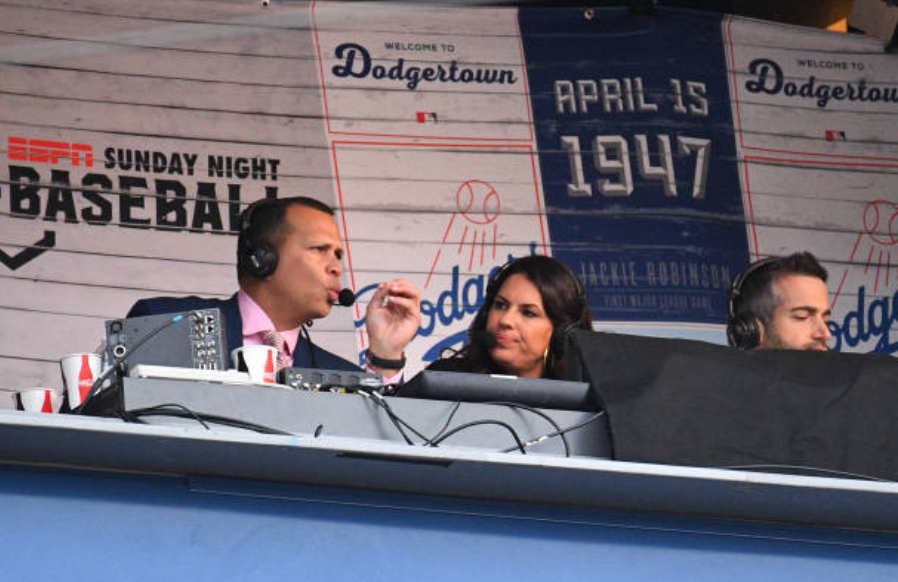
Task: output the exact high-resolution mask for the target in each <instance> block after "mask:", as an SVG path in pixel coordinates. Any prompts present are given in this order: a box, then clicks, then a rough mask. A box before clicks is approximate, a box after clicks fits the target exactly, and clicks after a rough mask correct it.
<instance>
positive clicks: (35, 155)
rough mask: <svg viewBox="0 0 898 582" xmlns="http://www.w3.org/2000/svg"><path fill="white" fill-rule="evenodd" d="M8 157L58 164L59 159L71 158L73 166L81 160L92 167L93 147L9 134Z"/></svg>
mask: <svg viewBox="0 0 898 582" xmlns="http://www.w3.org/2000/svg"><path fill="white" fill-rule="evenodd" d="M8 143H9V159H10V160H17V161H20V162H38V163H45V164H58V163H59V160H63V159H69V160H72V165H73V166H80V165H81V163H82V161H83V162H84V165H85V166H86V167H88V168H93V167H94V148H92V147H91V146H89V145H87V144H86V143H68V142H64V141H49V140H46V139H25V138H23V137H13V136H9V140H8Z"/></svg>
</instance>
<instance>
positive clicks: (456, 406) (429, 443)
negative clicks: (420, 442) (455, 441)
mask: <svg viewBox="0 0 898 582" xmlns="http://www.w3.org/2000/svg"><path fill="white" fill-rule="evenodd" d="M460 407H461V400H457V401H456V402H455V404H454V405H453V406H452V410H450V411H449V418H447V419H446V422H445V423H444V424H443V428H441V429H440V430H438V431H437V432H436V434H435V435H433V436H432V437H430V438H429V439H426V440H425V441H424V444H425V445H426V446H429V447H435V446H436V445H435V444H433V441H434V440H435V439H437V438H439V437H440V435H442V434H443V433H444V432H446V429H447V428H449V424H450V423H451V422H452V419H453V418H455V413H456V412H458V409H459V408H460Z"/></svg>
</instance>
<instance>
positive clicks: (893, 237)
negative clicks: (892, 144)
mask: <svg viewBox="0 0 898 582" xmlns="http://www.w3.org/2000/svg"><path fill="white" fill-rule="evenodd" d="M754 162H766V163H773V164H777V165H783V166H792V165H801V164H814V165H826V166H848V167H857V166H862V167H877V168H894V167H898V165H895V164H858V163H851V162H835V161H832V162H830V161H824V160H784V159H780V158H770V157H765V156H745V197H746V199H747V202H748V204H747V215H746V220H747V221H748V223H749V224H750V225H751V239H752V241H751V242H753V243H754V249H753V251H752V254H753V255H754V257H755V259H757V258H760V245H759V243H758V231H757V227H756V223H755V213H754V204H753V202H752V196H751V181H750V179H749V166H750V165H751V164H752V163H754ZM877 204H888V205H890V206H892V207H895V209H896V210H895V212H894V213H893V214H892V215H891V217H890V218H889V222H888V227H889V239H890V241H891V242H889V241H882V240H879V239H877V238H876V237H875V236H874V234H875V232H871V229H872V230H874V231H875V229H877V228H878V227H879V220H878V209H877V221H876V223H875V224H873V225H872V226H871V225H869V224H867V222H868V219H867V212H868V211H869V209H870V208H871V206H872V207H874V208H875V207H876V205H877ZM893 225H894V226H893ZM893 229H894V230H895V232H892V230H893ZM865 236H868V237H870V238H871V239H872V240H873V244H871V246H870V251H869V252H868V253H867V258H866V260H865V261H864V274H865V275H866V274H867V273H868V272H869V270H870V267H871V266H873V264H874V263H873V262H872V258H873V252H874V250H875V247H876V246H893V245H898V206H896V205H895V204H894V203H892V202H891V201H888V200H872V201H870V202H868V204H867V208H865V210H864V231H863V232H861V233H858V235H857V239H856V240H855V242H854V248H853V249H852V250H851V255H850V256H849V257H848V263H849V264H851V263H854V259H855V256H856V255H857V251H858V248H859V247H860V243H861V240H862V239H863V238H864V237H865ZM891 262H892V254H891V251H886V252H885V262H883V250H882V249H880V250H879V256H878V259H877V261H876V263H875V264H876V280H875V282H874V287H873V292H874V293H877V292H878V291H879V280H880V275H881V272H882V269H883V266H884V265H885V283H884V286H885V287H888V286H889V279H890V277H889V271H891V270H892V267H891ZM849 268H850V265H849V267H846V268H845V272H843V273H842V278H841V279H840V280H839V286H838V288H837V289H836V292H835V294H834V295H833V300H832V305H831V307H832V308H833V309H835V308H836V303H837V302H838V300H839V296H840V295H841V294H842V287H843V286H844V285H845V279H846V278H847V277H848V269H849ZM895 272H896V274H895V282H896V283H898V252H896V264H895Z"/></svg>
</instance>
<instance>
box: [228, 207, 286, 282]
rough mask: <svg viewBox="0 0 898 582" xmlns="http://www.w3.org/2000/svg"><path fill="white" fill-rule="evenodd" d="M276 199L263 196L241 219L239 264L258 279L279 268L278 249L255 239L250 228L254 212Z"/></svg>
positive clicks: (271, 273) (245, 210)
mask: <svg viewBox="0 0 898 582" xmlns="http://www.w3.org/2000/svg"><path fill="white" fill-rule="evenodd" d="M276 203H277V200H276V199H271V198H261V199H259V200H256V201H255V202H253V203H252V204H250V205H249V206H247V207H246V209H244V211H243V214H242V215H241V220H240V233H239V236H238V239H237V240H238V243H237V264H238V265H239V266H240V270H241V271H242V272H246V273H249V274H250V275H252V276H253V277H255V278H257V279H264V278H266V277H269V276H271V275H273V274H274V272H275V271H276V270H277V268H278V250H277V248H275V246H274V245H272V244H271V243H268V242H266V241H264V240H253V239H254V238H258V237H254V236H253V235H252V234H251V231H250V229H251V228H252V224H253V214H255V213H256V212H258V210H259V208H261V207H263V206H270V205H272V204H276Z"/></svg>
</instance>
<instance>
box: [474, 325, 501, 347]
mask: <svg viewBox="0 0 898 582" xmlns="http://www.w3.org/2000/svg"><path fill="white" fill-rule="evenodd" d="M471 343H475V344H477V345H479V346H482V347H483V348H484V349H486V350H491V349H493V348H494V347H496V334H494V333H493V332H490V331H487V330H485V329H481V330H478V331H475V332H472V333H471Z"/></svg>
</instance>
